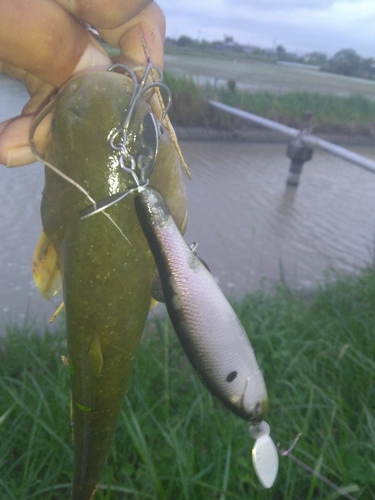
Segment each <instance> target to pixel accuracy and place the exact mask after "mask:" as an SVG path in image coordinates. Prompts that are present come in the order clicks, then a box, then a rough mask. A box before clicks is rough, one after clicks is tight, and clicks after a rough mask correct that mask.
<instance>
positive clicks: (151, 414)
mask: <svg viewBox="0 0 375 500" xmlns="http://www.w3.org/2000/svg"><path fill="white" fill-rule="evenodd" d="M235 308H236V311H237V313H238V314H239V316H240V318H241V320H242V322H243V324H244V327H245V329H246V330H247V332H248V334H249V337H250V339H251V341H252V344H253V346H254V349H255V350H256V354H257V357H258V360H259V362H260V364H261V367H262V370H263V372H264V375H265V379H266V383H267V387H268V391H269V402H270V407H269V411H268V414H267V418H266V420H267V421H268V423H269V424H270V426H271V431H272V436H273V438H274V440H275V441H276V442H279V443H280V445H281V447H283V448H287V447H288V446H289V445H290V444H291V442H292V441H293V439H294V437H295V436H296V434H297V433H299V432H302V437H301V438H300V440H299V441H298V444H297V446H296V448H295V449H294V450H293V453H294V455H295V456H297V457H298V458H299V459H301V460H302V461H303V462H305V463H306V464H308V465H309V466H311V467H313V468H315V469H316V470H318V471H319V472H320V473H321V474H323V475H324V476H326V477H327V478H328V479H330V480H331V481H333V482H334V483H335V484H337V485H338V486H341V487H343V488H346V491H348V492H351V495H353V496H354V497H355V498H358V499H362V500H370V499H371V500H373V499H375V390H374V387H375V384H374V382H375V380H374V378H375V342H374V338H375V268H374V267H369V268H367V269H365V270H363V271H362V272H361V273H360V274H359V275H358V276H357V277H346V278H340V277H337V276H331V277H328V278H327V279H326V280H325V281H324V282H323V283H322V284H321V285H320V286H319V287H318V290H317V292H316V293H315V294H314V295H313V297H311V298H309V299H308V300H307V299H306V298H304V297H303V296H301V295H296V294H294V293H292V292H290V290H288V289H287V288H286V286H284V285H283V284H280V285H279V286H278V287H277V288H276V289H275V291H274V293H271V294H270V293H264V292H262V291H256V292H253V293H251V294H249V295H248V296H246V297H245V299H244V300H243V301H242V302H241V303H239V304H237V305H235ZM63 354H66V344H65V340H64V335H63V332H62V331H61V332H60V333H59V334H58V335H56V336H52V335H50V334H48V333H47V334H46V335H44V336H42V337H41V336H40V335H38V332H35V331H34V332H33V331H17V329H8V331H7V332H6V335H5V336H4V337H3V338H1V339H0V498H1V499H4V500H20V499H22V500H26V499H29V498H30V499H32V498H35V499H37V498H38V499H39V498H43V499H44V500H49V499H51V500H52V499H60V500H61V499H68V498H69V485H70V481H71V475H72V449H71V437H70V434H71V432H70V424H69V376H68V369H67V367H66V366H64V364H63V363H62V361H61V359H60V355H63ZM252 444H253V443H252V440H251V438H250V436H249V434H248V430H247V424H246V423H245V422H243V421H241V420H240V419H238V418H237V417H235V416H234V415H232V414H230V412H229V411H227V410H226V409H224V408H223V407H222V405H221V404H220V403H219V402H218V401H217V400H216V399H214V398H213V397H211V395H210V394H209V393H208V392H207V391H206V390H205V389H204V388H203V387H202V385H201V383H200V382H199V380H198V379H197V377H196V375H195V374H194V372H193V370H192V369H191V367H190V365H189V363H188V361H187V360H186V357H185V355H184V353H183V351H182V349H181V347H180V345H179V342H178V340H177V339H176V336H175V334H174V333H173V331H172V330H171V327H170V324H169V321H168V320H161V319H154V320H152V321H150V322H149V323H148V325H147V328H146V331H145V334H144V337H143V339H142V342H141V345H140V347H139V351H138V354H137V359H136V363H135V367H134V371H133V375H132V380H131V383H130V387H129V393H128V396H127V399H126V401H125V403H124V407H123V410H122V412H121V415H120V419H119V423H118V426H117V429H116V432H115V437H114V441H113V445H112V448H111V452H110V455H109V458H108V463H107V465H106V466H105V469H104V471H103V475H102V486H101V489H100V490H99V492H98V494H97V498H98V500H104V499H106V500H109V499H111V500H113V499H114V500H122V499H125V498H126V499H129V498H131V499H148V498H149V499H170V500H179V499H181V500H186V499H194V500H196V499H204V500H206V499H217V500H226V499H228V500H230V499H233V500H235V499H236V500H239V499H243V500H245V499H246V500H248V499H252V500H257V499H273V500H288V499H290V500H292V499H293V500H294V499H314V500H315V499H334V498H338V497H339V495H338V493H337V492H336V491H334V490H333V489H331V488H330V487H329V486H328V485H326V484H325V483H323V482H321V481H319V480H318V479H317V478H316V477H314V476H312V475H310V474H309V473H308V472H307V471H305V470H304V469H302V468H300V467H298V466H297V465H296V464H295V463H294V462H293V461H292V460H290V459H288V458H287V457H280V470H279V475H278V479H277V481H276V483H275V485H274V487H273V488H272V489H271V490H264V489H263V488H262V487H261V486H260V484H259V482H258V480H257V478H256V476H255V473H254V470H253V467H252V464H251V447H252Z"/></svg>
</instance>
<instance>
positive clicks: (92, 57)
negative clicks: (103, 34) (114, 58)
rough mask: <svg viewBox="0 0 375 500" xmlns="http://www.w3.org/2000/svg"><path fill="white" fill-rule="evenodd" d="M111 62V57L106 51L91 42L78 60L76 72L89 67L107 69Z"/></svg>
mask: <svg viewBox="0 0 375 500" xmlns="http://www.w3.org/2000/svg"><path fill="white" fill-rule="evenodd" d="M110 64H111V59H110V58H109V56H108V55H107V54H106V53H103V52H102V51H101V50H98V49H97V48H96V47H94V45H92V44H91V43H89V44H88V45H87V47H86V50H85V52H84V53H83V54H82V56H81V59H80V60H79V61H78V64H77V66H76V67H75V69H74V74H76V73H79V72H80V71H83V70H88V69H90V68H91V69H107V68H108V66H110Z"/></svg>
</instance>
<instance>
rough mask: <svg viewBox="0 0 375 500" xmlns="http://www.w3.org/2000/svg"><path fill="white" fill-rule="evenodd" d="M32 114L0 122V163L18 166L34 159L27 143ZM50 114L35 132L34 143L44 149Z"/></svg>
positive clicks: (50, 118)
mask: <svg viewBox="0 0 375 500" xmlns="http://www.w3.org/2000/svg"><path fill="white" fill-rule="evenodd" d="M34 119H35V116H34V115H25V116H19V117H17V118H12V119H10V120H7V121H6V122H3V123H1V124H0V163H2V164H3V165H6V166H7V167H19V166H21V165H27V164H28V163H32V162H34V161H35V157H34V155H33V153H32V151H31V149H30V145H29V131H30V127H31V125H32V123H33V121H34ZM51 121H52V116H51V115H49V116H47V117H46V118H45V119H44V120H43V121H42V123H41V124H40V125H39V127H38V128H37V130H36V133H35V144H36V147H37V149H38V150H39V151H44V150H45V147H46V142H47V139H48V133H49V130H50V126H51Z"/></svg>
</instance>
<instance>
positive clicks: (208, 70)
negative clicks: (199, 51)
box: [165, 53, 375, 100]
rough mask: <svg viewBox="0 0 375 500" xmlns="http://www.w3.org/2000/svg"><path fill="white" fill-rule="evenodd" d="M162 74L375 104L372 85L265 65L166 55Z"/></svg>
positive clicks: (367, 81) (362, 80)
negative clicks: (361, 98)
mask: <svg viewBox="0 0 375 500" xmlns="http://www.w3.org/2000/svg"><path fill="white" fill-rule="evenodd" d="M165 71H167V72H170V73H173V74H175V75H180V76H192V77H193V78H194V80H196V81H197V82H199V83H201V84H203V83H205V82H209V83H211V84H214V83H215V80H216V79H217V82H218V83H219V84H222V83H224V84H225V83H226V82H227V81H228V80H229V79H230V78H232V79H234V80H235V81H236V82H237V86H238V88H241V89H246V90H249V91H253V92H254V91H258V90H269V91H272V92H273V93H276V94H280V93H284V92H292V91H293V92H294V91H308V92H318V93H321V94H333V95H337V96H343V97H347V96H350V95H352V94H360V95H362V96H364V97H367V98H369V99H372V100H375V81H374V80H365V79H361V78H350V77H346V76H341V75H335V74H333V73H324V72H320V71H313V70H307V69H300V68H294V67H287V66H278V65H277V64H270V63H265V62H257V61H249V60H241V59H235V58H234V57H233V58H231V59H228V58H227V57H220V58H219V57H217V58H212V57H210V58H204V57H192V56H182V55H181V54H179V55H176V54H168V53H167V54H166V55H165Z"/></svg>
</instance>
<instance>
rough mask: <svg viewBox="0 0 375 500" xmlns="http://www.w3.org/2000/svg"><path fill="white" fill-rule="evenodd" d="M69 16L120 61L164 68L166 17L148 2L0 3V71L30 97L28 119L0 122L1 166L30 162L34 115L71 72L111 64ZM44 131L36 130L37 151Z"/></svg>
mask: <svg viewBox="0 0 375 500" xmlns="http://www.w3.org/2000/svg"><path fill="white" fill-rule="evenodd" d="M71 14H73V15H75V16H77V17H78V18H79V19H81V20H83V21H85V22H88V23H90V24H92V25H93V26H94V27H95V28H96V29H98V31H99V32H100V34H101V36H102V37H103V39H104V40H105V41H107V42H108V43H109V44H111V45H113V46H117V47H119V48H120V50H121V57H120V60H121V62H125V63H126V64H129V65H130V66H139V65H142V66H145V65H146V64H147V62H148V58H149V59H150V60H151V62H152V63H153V64H154V65H155V66H157V67H159V68H160V69H162V68H163V49H164V36H165V19H164V15H163V13H162V11H161V9H160V8H159V7H158V6H157V4H155V3H154V2H152V0H107V1H106V2H103V1H102V0H90V2H87V1H86V0H55V1H51V0H33V1H32V2H30V0H12V1H11V2H10V1H9V0H0V72H1V71H5V72H6V73H8V74H10V75H11V76H14V77H16V78H22V79H23V80H24V81H25V84H26V87H27V89H28V91H29V93H30V95H31V96H32V97H31V99H30V101H29V102H28V103H27V104H26V106H25V107H24V109H23V111H22V114H29V113H30V116H21V117H17V118H15V119H12V120H8V121H7V122H5V123H4V124H0V162H1V163H3V164H6V165H8V166H19V165H24V164H26V163H30V162H32V161H34V157H33V155H32V153H31V150H30V148H29V146H28V132H29V128H30V125H31V123H32V121H33V119H34V118H35V115H36V114H37V112H38V111H39V110H40V109H41V108H42V107H43V106H44V104H45V103H47V102H48V101H49V99H50V97H51V95H53V94H54V93H56V90H57V89H58V88H59V87H60V86H61V85H62V84H63V83H64V82H65V81H66V80H68V79H69V78H70V77H71V76H72V75H73V74H75V73H77V72H80V71H87V70H88V69H90V68H94V69H106V68H107V67H108V66H109V64H110V59H109V57H108V56H107V54H106V53H105V51H104V49H103V48H102V47H101V46H100V44H99V43H98V42H96V41H95V40H94V39H93V37H92V36H91V35H89V34H88V32H87V31H86V30H85V29H84V27H83V26H82V25H81V24H80V22H79V21H77V20H76V19H75V18H74V17H73V16H72V15H71ZM1 61H3V63H1ZM47 130H48V127H43V126H42V124H41V126H40V127H38V131H37V132H38V134H37V137H36V141H37V143H38V141H39V143H38V149H40V151H41V152H43V151H44V142H45V141H43V132H44V133H45V134H47ZM38 138H39V139H38ZM44 138H45V137H44Z"/></svg>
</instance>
